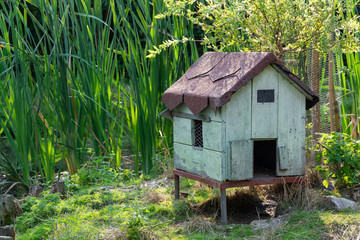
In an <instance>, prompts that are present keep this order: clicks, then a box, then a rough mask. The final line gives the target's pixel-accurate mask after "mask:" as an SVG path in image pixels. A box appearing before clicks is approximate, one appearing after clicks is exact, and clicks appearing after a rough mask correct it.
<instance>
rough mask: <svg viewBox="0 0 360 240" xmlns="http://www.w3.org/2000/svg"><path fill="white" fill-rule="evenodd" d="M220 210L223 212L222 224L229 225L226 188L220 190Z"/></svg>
mask: <svg viewBox="0 0 360 240" xmlns="http://www.w3.org/2000/svg"><path fill="white" fill-rule="evenodd" d="M220 210H221V224H222V225H226V224H227V209H226V188H225V189H220Z"/></svg>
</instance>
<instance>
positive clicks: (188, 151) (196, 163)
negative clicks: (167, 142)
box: [174, 143, 223, 181]
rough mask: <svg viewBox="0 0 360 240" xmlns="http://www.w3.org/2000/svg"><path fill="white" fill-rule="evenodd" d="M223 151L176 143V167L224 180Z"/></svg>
mask: <svg viewBox="0 0 360 240" xmlns="http://www.w3.org/2000/svg"><path fill="white" fill-rule="evenodd" d="M221 158H222V153H221V152H216V151H211V150H207V149H202V150H199V149H194V147H192V146H188V145H184V144H180V143H174V167H175V168H176V169H179V170H183V171H186V172H189V173H193V174H196V175H199V176H203V177H207V178H210V179H214V180H217V181H223V176H222V174H221V173H222V169H221V168H222V166H221Z"/></svg>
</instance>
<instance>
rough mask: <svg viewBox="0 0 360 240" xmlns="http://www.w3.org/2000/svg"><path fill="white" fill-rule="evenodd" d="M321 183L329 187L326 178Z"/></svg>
mask: <svg viewBox="0 0 360 240" xmlns="http://www.w3.org/2000/svg"><path fill="white" fill-rule="evenodd" d="M322 184H323V186H324V187H325V188H328V187H329V182H328V180H324V181H322Z"/></svg>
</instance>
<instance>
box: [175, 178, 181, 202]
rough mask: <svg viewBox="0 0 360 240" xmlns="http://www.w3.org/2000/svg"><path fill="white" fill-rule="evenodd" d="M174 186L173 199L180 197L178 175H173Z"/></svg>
mask: <svg viewBox="0 0 360 240" xmlns="http://www.w3.org/2000/svg"><path fill="white" fill-rule="evenodd" d="M174 185H175V199H179V197H180V179H179V175H174Z"/></svg>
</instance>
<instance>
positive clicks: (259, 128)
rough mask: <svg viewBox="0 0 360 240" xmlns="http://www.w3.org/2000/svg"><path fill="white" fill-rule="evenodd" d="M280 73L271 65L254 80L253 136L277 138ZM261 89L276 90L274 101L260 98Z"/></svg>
mask: <svg viewBox="0 0 360 240" xmlns="http://www.w3.org/2000/svg"><path fill="white" fill-rule="evenodd" d="M279 77H280V75H279V74H278V72H277V71H276V70H275V69H273V68H272V67H271V66H268V67H267V68H265V69H264V70H263V71H262V72H261V73H260V74H259V75H257V76H256V77H255V78H254V79H253V80H252V112H251V114H252V128H251V130H252V138H254V139H256V138H257V139H274V138H277V130H278V124H277V123H278V121H277V112H278V111H277V110H278V88H279V86H278V78H279ZM259 90H274V102H261V103H259V102H258V101H257V100H258V96H257V95H258V91H259Z"/></svg>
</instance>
